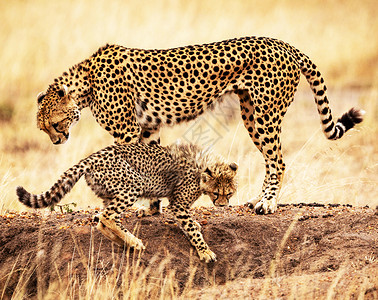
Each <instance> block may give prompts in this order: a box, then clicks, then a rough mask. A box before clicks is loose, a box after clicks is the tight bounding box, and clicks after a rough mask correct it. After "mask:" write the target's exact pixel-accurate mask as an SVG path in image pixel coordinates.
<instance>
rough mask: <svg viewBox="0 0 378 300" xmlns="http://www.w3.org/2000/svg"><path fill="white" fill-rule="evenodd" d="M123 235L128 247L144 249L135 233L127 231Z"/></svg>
mask: <svg viewBox="0 0 378 300" xmlns="http://www.w3.org/2000/svg"><path fill="white" fill-rule="evenodd" d="M125 235H126V236H125V239H124V240H125V243H126V244H127V246H128V247H130V248H134V249H136V250H144V249H146V247H145V246H144V245H143V242H142V240H141V239H138V238H137V237H136V236H135V235H133V234H131V233H130V232H127V233H126V234H125Z"/></svg>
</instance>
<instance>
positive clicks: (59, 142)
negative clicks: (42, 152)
mask: <svg viewBox="0 0 378 300" xmlns="http://www.w3.org/2000/svg"><path fill="white" fill-rule="evenodd" d="M61 143H62V140H61V139H60V138H59V139H58V140H57V141H56V142H53V144H54V145H59V144H61Z"/></svg>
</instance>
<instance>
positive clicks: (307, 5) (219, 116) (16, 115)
mask: <svg viewBox="0 0 378 300" xmlns="http://www.w3.org/2000/svg"><path fill="white" fill-rule="evenodd" d="M377 8H378V4H377V2H376V1H374V0H365V1H362V2H361V1H353V0H350V1H341V0H340V1H320V0H318V1H317V0H313V1H306V2H303V1H299V0H291V1H273V0H270V1H242V0H239V1H226V0H220V1H214V0H209V1H203V0H194V1H184V0H181V1H169V0H163V1H147V0H139V1H105V0H101V1H95V2H93V1H88V0H82V1H73V0H72V1H46V0H45V1H43V0H37V1H1V2H0V19H1V20H2V26H1V28H0V42H1V45H2V50H1V52H0V65H1V71H0V95H1V96H0V128H1V130H0V151H1V152H0V212H2V211H4V210H6V209H15V210H24V209H25V208H24V207H23V206H21V205H20V204H19V203H18V201H17V199H16V195H15V187H16V186H17V185H23V186H25V187H26V188H27V189H30V190H31V191H33V192H41V191H44V190H46V189H47V188H49V187H50V186H51V185H52V184H53V183H54V181H55V180H56V179H57V178H58V176H60V174H61V173H62V172H63V171H64V170H65V169H66V168H68V167H70V166H71V165H72V164H73V163H75V162H77V161H78V160H79V159H81V158H83V157H84V156H86V155H88V154H90V153H92V152H93V151H95V150H98V149H100V148H102V147H104V146H106V145H108V144H110V143H112V138H111V137H110V136H108V134H107V133H106V132H105V131H103V130H102V129H101V128H100V127H99V126H98V124H97V123H96V122H95V120H94V119H93V117H92V116H91V114H90V112H88V111H83V116H82V119H81V121H80V122H79V124H78V125H76V127H74V128H73V131H72V134H71V138H70V141H69V142H68V143H67V144H65V145H62V146H53V145H52V144H51V143H50V140H49V139H48V136H47V135H46V134H44V133H42V132H40V131H38V129H37V128H36V124H35V123H36V121H35V115H36V97H35V96H36V95H37V93H38V92H39V91H41V90H44V89H45V88H46V87H47V85H48V84H49V83H51V82H52V80H53V78H55V77H56V76H59V75H61V73H62V72H63V71H66V70H67V69H68V68H69V67H70V66H71V65H73V64H75V63H78V62H79V61H81V60H83V59H84V58H86V57H88V56H89V55H90V54H92V53H93V52H94V51H95V50H96V49H97V48H98V47H99V46H101V45H103V44H105V43H107V42H109V43H117V44H121V45H125V46H129V47H140V48H167V47H174V46H181V45H186V44H192V43H204V42H211V41H216V40H222V39H226V38H232V37H237V36H247V35H262V36H271V37H276V38H280V39H282V40H285V41H287V42H290V43H291V44H293V45H295V46H296V47H298V48H299V49H301V50H302V51H304V52H305V53H306V54H308V55H309V56H310V57H311V58H312V59H313V61H314V62H316V64H317V65H318V66H319V68H320V70H321V71H322V73H323V75H324V77H325V79H326V82H327V83H328V87H329V88H330V89H329V90H330V91H329V98H330V101H331V107H332V109H333V112H334V114H335V115H339V114H341V113H343V112H344V111H346V110H347V109H349V108H350V107H351V106H360V107H362V108H364V109H365V110H366V111H367V115H366V119H365V121H364V123H363V124H362V125H361V126H360V127H358V129H357V130H353V131H350V132H348V134H347V136H345V137H344V138H343V139H342V140H340V141H337V142H330V141H327V140H326V139H325V138H324V136H323V135H322V133H321V130H320V126H319V118H318V115H317V112H316V109H315V105H314V104H313V100H312V95H311V93H310V91H309V88H308V85H307V83H306V82H305V80H304V79H303V78H302V83H301V86H300V90H299V93H298V94H297V96H296V100H295V102H294V103H293V104H292V106H291V108H290V109H289V111H288V113H287V116H286V119H285V121H284V125H283V136H282V141H283V151H284V156H285V161H286V164H287V172H286V177H285V184H284V187H283V190H282V194H281V199H280V201H281V202H336V203H350V204H353V205H377V204H378V190H377V183H378V164H377V161H378V150H377V149H378V142H377V138H376V137H377V133H378V126H377V121H376V116H377V115H378V107H377V99H378V38H377V32H378V19H377V18H376V15H375V11H376V10H377ZM231 109H232V110H236V114H237V107H235V106H233V107H231ZM226 110H228V109H226ZM224 112H225V108H223V110H218V111H215V112H214V113H208V114H207V115H205V117H204V118H202V119H199V120H196V121H193V122H191V123H189V124H186V125H183V126H179V127H174V128H168V129H164V130H163V132H162V140H163V143H164V144H166V143H170V142H173V141H175V140H176V139H177V138H180V137H181V138H182V137H184V138H187V139H188V140H191V141H196V142H197V143H199V144H201V143H204V140H198V136H197V137H196V136H195V135H192V133H193V131H191V130H192V129H194V128H197V129H198V128H199V129H204V130H205V129H206V130H208V131H207V133H206V137H205V138H206V139H207V141H208V140H212V141H216V143H214V147H213V149H214V151H215V152H217V153H220V154H222V155H224V156H225V157H227V158H229V159H230V160H233V161H237V162H238V163H239V164H240V173H239V180H240V184H239V191H238V195H237V197H234V199H233V203H234V204H242V203H245V202H246V201H247V200H249V199H250V198H251V197H253V196H255V195H256V194H257V193H258V192H259V190H260V187H261V184H262V180H263V176H264V165H263V160H262V157H261V155H260V154H259V153H258V151H257V150H256V149H255V147H254V146H253V144H252V143H251V142H250V140H249V138H248V135H247V132H246V130H245V129H244V127H243V124H242V122H241V119H240V118H238V117H236V118H234V119H232V120H230V119H228V118H226V117H225V115H224ZM202 137H203V136H202ZM68 202H76V203H78V206H79V207H86V206H88V205H90V206H97V205H99V204H100V201H99V200H98V199H96V197H95V196H94V195H93V194H92V193H91V192H90V190H89V189H88V188H87V187H86V185H85V184H84V183H83V182H82V181H81V182H79V183H78V185H77V186H76V187H75V188H74V190H73V191H72V192H71V194H70V195H68V196H67V197H66V198H65V199H64V202H63V203H68ZM208 203H209V202H208V200H207V199H204V200H203V201H202V202H201V204H204V205H206V204H208Z"/></svg>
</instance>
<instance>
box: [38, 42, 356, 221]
mask: <svg viewBox="0 0 378 300" xmlns="http://www.w3.org/2000/svg"><path fill="white" fill-rule="evenodd" d="M301 73H302V74H303V75H304V76H305V77H306V79H307V81H308V83H309V84H310V87H311V89H312V91H313V94H314V97H315V103H316V106H317V109H318V112H319V115H320V120H321V126H322V129H323V132H324V134H325V136H326V137H327V138H328V139H330V140H337V139H339V138H341V137H342V136H343V134H344V133H345V132H346V131H347V130H349V129H350V128H352V127H353V126H354V125H355V124H357V123H359V122H361V121H362V115H363V111H361V110H359V109H356V108H352V109H350V110H349V111H348V112H347V113H345V114H344V115H343V116H342V117H341V118H339V119H338V120H337V121H335V120H334V119H333V117H332V114H331V110H330V108H329V103H328V98H327V94H326V90H327V89H326V86H325V83H324V79H323V77H322V76H321V74H320V72H319V70H318V68H317V67H316V65H315V64H314V63H313V62H312V61H311V60H310V59H309V57H308V56H306V55H305V54H303V53H302V52H300V51H299V50H298V49H296V48H294V47H293V46H291V45H289V44H287V43H285V42H283V41H280V40H276V39H272V38H266V37H244V38H238V39H231V40H226V41H222V42H216V43H211V44H205V45H195V46H186V47H180V48H173V49H167V50H143V49H131V48H125V47H122V46H118V45H106V46H104V47H102V48H100V49H98V51H97V52H96V53H94V54H93V55H92V56H91V57H90V58H88V59H86V60H84V61H83V62H81V63H79V64H77V65H75V66H73V67H72V68H71V69H70V70H69V71H68V72H65V73H63V75H62V76H61V77H58V78H56V79H55V82H54V83H53V84H51V85H50V86H49V87H48V89H47V91H46V92H45V93H40V94H39V96H38V117H37V118H38V127H39V128H40V129H41V130H43V131H45V132H46V133H47V134H48V135H49V136H50V139H51V141H52V142H53V143H54V144H61V143H64V142H65V141H66V140H67V139H68V137H69V129H70V126H71V125H72V124H73V123H75V122H76V121H78V119H79V116H80V110H81V109H83V108H84V107H89V108H90V109H91V111H92V114H93V115H94V117H95V118H96V120H97V122H98V123H99V124H100V125H101V126H102V127H103V128H104V129H105V130H107V131H108V132H109V133H110V134H111V135H112V136H113V137H114V138H115V142H116V143H120V144H122V143H130V142H133V141H138V140H142V141H143V142H151V141H156V142H159V128H160V127H161V126H163V125H166V124H167V125H174V124H178V123H181V122H183V121H188V120H192V119H194V118H196V117H198V116H199V115H200V114H202V113H203V112H204V111H205V110H206V109H208V108H209V107H211V106H212V104H213V103H214V102H215V101H217V100H218V99H220V98H221V97H222V95H224V94H226V93H235V94H236V95H238V97H239V99H240V107H241V116H242V119H243V121H244V125H245V128H246V129H247V130H248V133H249V135H250V137H251V139H252V141H253V142H254V144H255V145H256V147H257V148H258V149H259V151H260V152H261V153H262V155H263V156H264V159H265V164H266V175H265V180H264V184H263V187H262V192H261V193H260V195H259V196H258V197H257V198H256V199H254V200H253V201H251V202H250V205H251V206H254V208H255V210H256V212H257V213H262V214H266V213H273V212H275V211H276V209H277V197H278V194H279V190H280V188H281V184H282V180H283V176H284V171H285V164H284V162H283V159H282V153H281V142H280V132H281V122H282V119H283V117H284V115H285V112H286V110H287V107H288V106H289V104H290V103H291V102H292V100H293V97H294V93H295V91H296V89H297V86H298V83H299V78H300V74H301Z"/></svg>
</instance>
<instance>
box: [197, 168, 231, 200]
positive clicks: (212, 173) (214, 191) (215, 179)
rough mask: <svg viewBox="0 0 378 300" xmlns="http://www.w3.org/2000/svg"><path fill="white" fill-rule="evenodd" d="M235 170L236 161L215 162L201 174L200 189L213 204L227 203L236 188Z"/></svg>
mask: <svg viewBox="0 0 378 300" xmlns="http://www.w3.org/2000/svg"><path fill="white" fill-rule="evenodd" d="M237 170H238V165H237V164H236V163H231V164H227V163H216V164H214V165H213V166H211V167H208V168H207V169H206V170H205V171H204V172H203V173H202V174H201V183H200V184H201V190H202V191H203V193H204V194H205V195H208V196H209V197H210V199H211V200H212V201H213V203H214V205H215V206H226V205H229V200H230V198H231V197H232V196H233V195H234V193H235V191H236V188H237V180H236V178H235V177H236V173H237Z"/></svg>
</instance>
